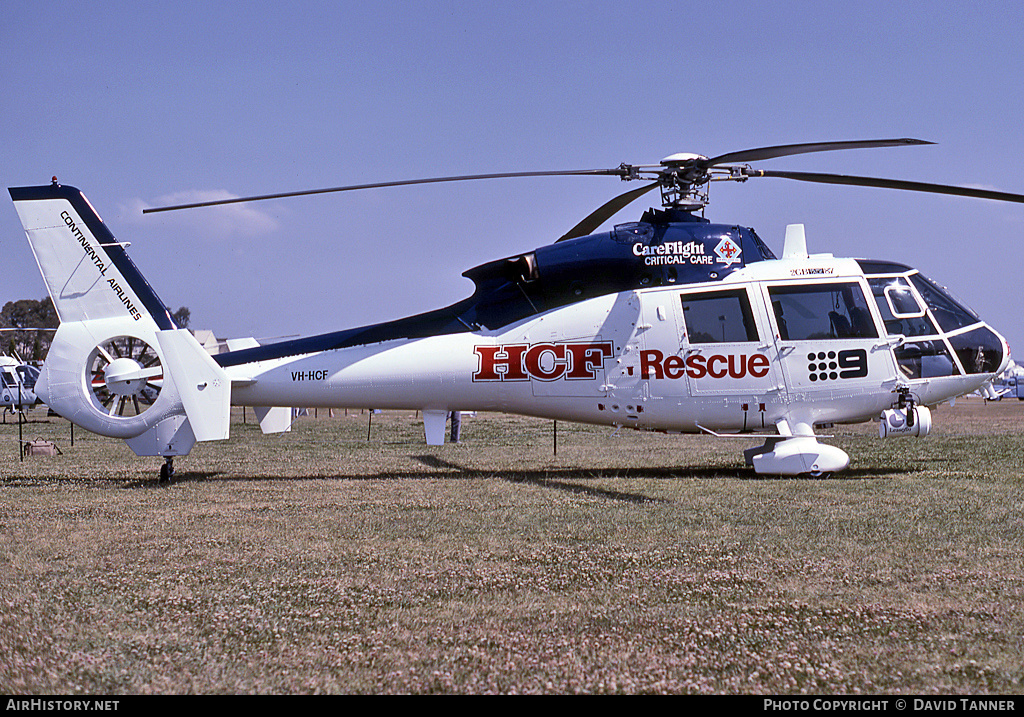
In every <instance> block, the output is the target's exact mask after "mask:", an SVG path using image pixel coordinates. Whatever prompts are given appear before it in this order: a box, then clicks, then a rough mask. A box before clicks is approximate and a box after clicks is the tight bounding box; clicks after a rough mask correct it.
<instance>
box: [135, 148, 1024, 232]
mask: <svg viewBox="0 0 1024 717" xmlns="http://www.w3.org/2000/svg"><path fill="white" fill-rule="evenodd" d="M927 144H933V143H932V142H928V141H925V140H920V139H910V138H900V139H874V140H853V141H841V142H811V143H804V144H785V145H776V146H771V147H758V148H754V149H745V150H741V151H738V152H727V153H726V154H720V155H718V156H715V157H710V158H709V157H706V156H704V155H700V154H691V153H679V154H673V155H671V156H669V157H666V158H665V159H663V160H662V161H661V162H660V163H659V164H656V165H633V164H620V165H619V166H618V167H613V168H608V169H575V170H559V171H541V172H505V173H496V174H472V175H461V176H452V177H433V178H427V179H408V180H400V181H394V182H376V183H371V184H352V185H347V186H341V187H330V188H325V189H307V190H301V191H295V192H283V193H278V194H263V195H258V196H251V197H237V198H232V199H221V200H215V201H208V202H197V203H193V204H179V205H175V206H167V207H152V208H148V209H144V210H143V213H144V214H148V213H151V212H165V211H171V210H176V209H195V208H199V207H213V206H220V205H225V204H238V203H243V202H255V201H262V200H267V199H283V198H287V197H300V196H308V195H314V194H327V193H331V192H348V191H354V190H362V189H381V188H386V187H401V186H409V185H416V184H433V183H438V182H463V181H471V180H478V179H513V178H525V177H555V176H612V177H619V178H620V179H621V180H623V181H630V180H647V181H648V182H650V184H647V185H645V186H643V187H640V188H639V189H633V190H631V191H628V192H625V193H623V194H620V195H618V196H616V197H614V198H613V199H611V200H610V201H608V202H605V203H604V204H603V205H601V206H600V207H598V208H597V209H595V210H594V211H593V212H591V213H590V214H589V215H587V217H586V218H585V219H583V220H582V221H581V222H579V223H578V224H577V225H576V226H575V227H573V228H572V229H570V230H569V231H568V232H566V233H565V234H564V235H563V236H562V237H560V238H559V239H558V241H565V240H568V239H574V238H577V237H581V236H585V235H587V234H590V233H591V232H593V231H595V230H596V229H597V228H598V227H599V226H601V225H602V224H603V223H604V222H605V221H607V220H608V219H610V218H611V217H612V216H614V215H615V214H616V213H617V212H619V211H620V210H622V209H623V208H625V207H626V206H628V205H629V204H631V203H632V202H634V201H636V200H637V199H639V198H640V197H642V196H643V195H645V194H647V193H648V192H649V191H651V190H652V189H654V188H655V187H659V188H660V189H661V201H662V205H663V206H665V207H668V208H675V209H684V210H687V211H695V210H699V209H702V208H703V207H704V206H706V205H707V202H708V196H707V191H706V189H705V185H707V184H708V183H709V182H712V181H735V182H745V181H747V180H748V179H751V178H755V177H776V178H781V179H792V180H796V181H802V182H815V183H820V184H840V185H848V186H861V187H877V188H883V189H900V190H904V191H912V192H929V193H933V194H948V195H953V196H961V197H971V198H977V199H992V200H997V201H1005V202H1021V203H1024V195H1020V194H1011V193H1008V192H998V191H992V190H982V189H973V188H970V187H957V186H951V185H944V184H929V183H926V182H911V181H905V180H898V179H883V178H876V177H856V176H846V175H840V174H818V173H813V172H786V171H768V170H759V169H752V168H751V167H750V166H749V164H748V163H749V162H760V161H764V160H769V159H777V158H779V157H789V156H794V155H798V154H809V153H813V152H835V151H840V150H847V149H877V148H883V147H911V146H918V145H927Z"/></svg>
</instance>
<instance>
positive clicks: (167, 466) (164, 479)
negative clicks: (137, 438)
mask: <svg viewBox="0 0 1024 717" xmlns="http://www.w3.org/2000/svg"><path fill="white" fill-rule="evenodd" d="M164 460H165V461H166V462H165V463H164V464H163V465H162V466H160V482H161V483H170V482H171V481H173V480H174V459H173V458H171V457H170V456H168V457H167V458H165V459H164Z"/></svg>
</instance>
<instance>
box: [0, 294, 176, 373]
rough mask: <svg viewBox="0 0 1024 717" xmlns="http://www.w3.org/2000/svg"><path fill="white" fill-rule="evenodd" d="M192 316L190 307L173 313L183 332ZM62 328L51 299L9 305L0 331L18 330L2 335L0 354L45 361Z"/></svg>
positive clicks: (0, 321)
mask: <svg viewBox="0 0 1024 717" xmlns="http://www.w3.org/2000/svg"><path fill="white" fill-rule="evenodd" d="M168 311H170V309H168ZM191 314H192V312H190V311H189V309H188V307H187V306H182V307H181V308H179V309H178V310H177V311H171V318H173V319H174V322H175V323H176V324H177V325H178V326H179V327H180V328H183V329H187V328H188V325H189V321H190V320H191V318H192V316H191ZM59 325H60V318H58V316H57V310H56V309H55V308H54V307H53V300H52V299H50V297H49V296H47V297H46V298H44V299H39V300H38V301H36V300H35V299H18V300H17V301H8V302H7V303H6V304H4V306H3V308H2V309H0V329H14V330H13V331H3V332H2V333H0V353H5V354H7V355H9V356H18V357H20V358H21V359H22V360H24V361H42V360H43V359H44V358H46V352H47V351H49V350H50V342H51V341H52V340H53V334H54V330H55V329H56V328H57V327H58V326H59Z"/></svg>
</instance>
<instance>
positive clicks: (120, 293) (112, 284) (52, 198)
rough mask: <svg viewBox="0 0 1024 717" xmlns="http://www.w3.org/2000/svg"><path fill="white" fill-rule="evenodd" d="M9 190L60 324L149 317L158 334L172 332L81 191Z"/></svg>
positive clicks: (120, 246)
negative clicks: (154, 324) (162, 331)
mask: <svg viewBox="0 0 1024 717" xmlns="http://www.w3.org/2000/svg"><path fill="white" fill-rule="evenodd" d="M9 191H10V193H11V199H13V200H14V207H15V209H17V211H18V216H19V217H20V218H21V223H22V225H23V226H24V227H25V233H26V234H27V235H28V241H29V244H30V245H31V246H32V253H33V254H35V257H36V263H38V264H39V270H40V271H41V272H42V274H43V281H45V282H46V288H47V290H48V291H49V292H50V297H51V298H52V299H53V305H54V307H56V309H57V314H58V316H60V320H61V321H66V322H72V321H86V320H91V319H109V318H116V317H124V318H129V319H132V320H133V321H141V320H142V319H143V316H144V315H146V314H148V315H149V316H150V318H152V320H153V321H154V322H155V323H156V327H157V328H158V329H161V330H166V329H175V328H177V326H175V324H174V320H173V319H172V318H171V316H170V313H169V312H168V311H167V307H165V306H164V305H163V302H161V301H160V299H159V297H157V295H156V292H154V291H153V289H152V287H150V285H149V284H148V283H147V282H146V280H145V279H144V278H143V276H142V274H141V273H140V272H139V270H138V269H137V268H136V267H135V264H133V263H132V260H131V259H129V258H128V254H127V253H126V252H125V250H124V245H123V244H122V243H120V242H118V241H116V240H115V239H114V235H113V234H111V233H110V230H109V229H107V226H106V224H104V223H103V220H102V219H100V216H99V214H97V213H96V210H95V209H93V207H92V205H91V204H89V200H88V199H86V198H85V195H84V194H82V192H81V191H79V190H78V189H75V188H74V187H65V186H61V185H59V184H57V183H56V182H55V183H54V184H52V185H50V186H43V187H12V188H11V189H10V190H9Z"/></svg>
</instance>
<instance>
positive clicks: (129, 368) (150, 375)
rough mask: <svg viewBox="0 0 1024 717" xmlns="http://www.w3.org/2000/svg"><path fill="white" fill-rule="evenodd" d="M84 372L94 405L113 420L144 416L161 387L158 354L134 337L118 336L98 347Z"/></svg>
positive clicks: (161, 370)
mask: <svg viewBox="0 0 1024 717" xmlns="http://www.w3.org/2000/svg"><path fill="white" fill-rule="evenodd" d="M86 370H87V372H88V373H87V376H88V379H89V387H90V389H91V395H92V400H93V405H94V406H95V407H96V409H97V410H99V411H101V412H103V413H106V414H107V415H108V416H112V417H117V418H132V417H134V416H138V415H141V414H142V413H145V412H146V411H147V410H148V409H149V408H150V407H151V406H152V405H153V404H154V403H156V399H157V397H158V396H159V395H160V390H161V388H162V387H163V373H164V369H163V366H162V365H161V362H160V357H159V355H158V354H157V352H156V350H155V349H154V348H153V347H152V346H150V345H149V344H147V343H146V342H145V341H143V340H142V339H139V338H136V337H134V336H118V337H115V338H112V339H109V340H108V341H104V342H103V343H101V344H100V345H98V346H97V347H96V348H95V349H93V350H92V353H91V354H89V359H88V361H87V365H86Z"/></svg>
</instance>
